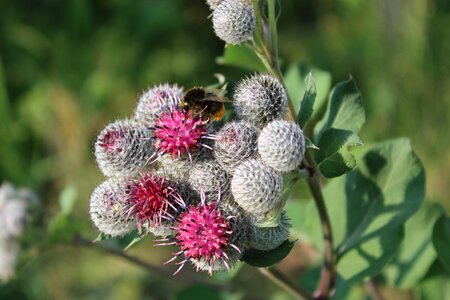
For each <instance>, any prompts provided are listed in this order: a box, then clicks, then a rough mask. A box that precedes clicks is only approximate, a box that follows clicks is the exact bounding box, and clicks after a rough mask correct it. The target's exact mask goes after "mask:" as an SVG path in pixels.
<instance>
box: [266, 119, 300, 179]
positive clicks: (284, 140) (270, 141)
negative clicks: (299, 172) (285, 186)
mask: <svg viewBox="0 0 450 300" xmlns="http://www.w3.org/2000/svg"><path fill="white" fill-rule="evenodd" d="M258 152H259V154H260V155H261V159H262V160H263V162H264V163H265V164H266V165H268V166H270V167H272V168H273V169H275V170H276V171H279V172H290V171H293V170H295V169H296V168H298V166H299V165H300V163H301V161H302V159H303V157H304V154H305V137H304V136H303V131H302V130H301V129H300V127H299V126H298V125H297V124H295V123H292V122H288V121H284V120H276V121H273V122H271V123H269V124H268V125H267V126H266V127H264V128H263V130H262V131H261V134H260V135H259V138H258Z"/></svg>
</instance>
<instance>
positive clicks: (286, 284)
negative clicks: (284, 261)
mask: <svg viewBox="0 0 450 300" xmlns="http://www.w3.org/2000/svg"><path fill="white" fill-rule="evenodd" d="M258 270H259V272H261V274H263V275H264V276H266V277H267V278H268V279H270V280H271V281H273V282H274V283H276V284H277V285H278V286H279V287H281V288H282V289H284V290H285V291H287V292H288V293H290V294H291V295H292V296H294V297H295V298H296V299H314V297H313V295H311V293H310V292H308V291H307V290H304V289H302V288H300V287H298V286H296V285H295V284H294V283H293V282H292V281H291V280H290V279H289V278H288V277H287V276H286V275H284V274H283V273H281V272H280V271H278V269H276V268H258Z"/></svg>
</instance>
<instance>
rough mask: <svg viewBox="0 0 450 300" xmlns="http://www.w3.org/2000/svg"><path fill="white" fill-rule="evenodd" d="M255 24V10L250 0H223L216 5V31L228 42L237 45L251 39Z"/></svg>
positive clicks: (214, 20) (214, 22) (214, 21)
mask: <svg viewBox="0 0 450 300" xmlns="http://www.w3.org/2000/svg"><path fill="white" fill-rule="evenodd" d="M210 2H211V1H210ZM214 2H217V1H214ZM211 4H213V5H217V3H211ZM211 8H212V6H211ZM255 26H256V17H255V11H254V9H253V5H252V4H251V1H250V0H223V1H222V2H221V3H220V4H218V5H217V7H215V10H214V13H213V27H214V31H215V32H216V35H217V36H218V37H219V38H220V39H221V40H223V41H225V42H226V43H228V44H232V45H236V44H240V43H243V42H246V41H248V40H250V39H251V38H252V36H253V30H254V29H255Z"/></svg>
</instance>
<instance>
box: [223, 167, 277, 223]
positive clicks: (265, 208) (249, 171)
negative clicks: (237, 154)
mask: <svg viewBox="0 0 450 300" xmlns="http://www.w3.org/2000/svg"><path fill="white" fill-rule="evenodd" d="M231 191H232V192H233V196H234V200H235V201H236V203H237V204H238V205H239V206H240V207H242V209H244V210H245V211H247V212H248V213H250V214H255V215H263V214H265V213H267V212H269V211H270V210H272V209H274V208H276V207H278V206H279V205H280V203H281V201H282V198H281V196H282V191H283V177H282V176H281V175H280V174H279V173H278V172H276V171H275V170H273V169H272V168H270V167H268V166H266V165H264V164H263V163H262V162H261V161H260V160H256V159H250V160H247V161H245V162H244V163H242V164H241V165H240V166H239V167H237V169H236V171H235V172H234V175H233V179H232V180H231Z"/></svg>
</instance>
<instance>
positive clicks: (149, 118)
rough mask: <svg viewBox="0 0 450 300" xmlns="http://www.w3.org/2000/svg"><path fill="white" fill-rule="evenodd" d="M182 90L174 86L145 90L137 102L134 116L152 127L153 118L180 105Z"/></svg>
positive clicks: (163, 85) (158, 86)
mask: <svg viewBox="0 0 450 300" xmlns="http://www.w3.org/2000/svg"><path fill="white" fill-rule="evenodd" d="M182 98H183V88H181V87H179V86H178V85H176V84H168V83H165V84H160V85H157V86H154V87H152V88H150V89H148V90H146V91H145V92H144V93H143V94H142V95H141V96H140V97H139V100H138V104H137V106H136V111H135V112H134V116H135V118H136V119H137V120H139V121H141V122H145V123H146V124H149V125H153V124H154V120H155V117H157V116H159V115H160V114H161V113H163V112H165V111H168V110H170V109H172V108H174V107H176V106H178V105H179V104H180V101H181V99H182Z"/></svg>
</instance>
